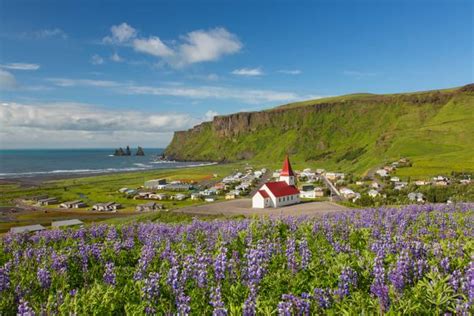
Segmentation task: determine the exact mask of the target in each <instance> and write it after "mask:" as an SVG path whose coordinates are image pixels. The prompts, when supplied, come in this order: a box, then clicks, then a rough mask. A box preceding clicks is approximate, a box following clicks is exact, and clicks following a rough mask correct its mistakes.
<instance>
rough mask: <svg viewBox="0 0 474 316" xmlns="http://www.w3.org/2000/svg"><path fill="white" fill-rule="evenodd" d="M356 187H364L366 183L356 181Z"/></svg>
mask: <svg viewBox="0 0 474 316" xmlns="http://www.w3.org/2000/svg"><path fill="white" fill-rule="evenodd" d="M356 185H358V186H361V185H364V181H356Z"/></svg>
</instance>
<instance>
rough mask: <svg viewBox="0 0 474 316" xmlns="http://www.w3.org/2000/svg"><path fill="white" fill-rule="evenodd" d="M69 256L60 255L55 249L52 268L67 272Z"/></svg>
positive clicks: (52, 256) (52, 255)
mask: <svg viewBox="0 0 474 316" xmlns="http://www.w3.org/2000/svg"><path fill="white" fill-rule="evenodd" d="M67 259H68V258H67V256H66V255H64V254H61V255H58V254H57V253H56V252H55V251H54V252H53V253H52V254H51V261H52V263H51V268H52V269H53V270H55V271H57V272H59V273H66V271H67Z"/></svg>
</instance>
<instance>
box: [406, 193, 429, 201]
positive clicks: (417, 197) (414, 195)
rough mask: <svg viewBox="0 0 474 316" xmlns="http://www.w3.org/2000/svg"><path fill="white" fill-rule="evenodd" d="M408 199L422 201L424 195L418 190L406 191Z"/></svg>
mask: <svg viewBox="0 0 474 316" xmlns="http://www.w3.org/2000/svg"><path fill="white" fill-rule="evenodd" d="M408 199H409V200H410V201H412V202H418V203H424V202H425V197H424V195H423V193H419V192H410V193H408Z"/></svg>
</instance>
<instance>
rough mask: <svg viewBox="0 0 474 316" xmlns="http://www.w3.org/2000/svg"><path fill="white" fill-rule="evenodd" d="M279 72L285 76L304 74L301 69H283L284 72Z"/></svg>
mask: <svg viewBox="0 0 474 316" xmlns="http://www.w3.org/2000/svg"><path fill="white" fill-rule="evenodd" d="M278 72H279V73H281V74H285V75H299V74H301V73H302V71H301V70H299V69H290V70H288V69H282V70H278Z"/></svg>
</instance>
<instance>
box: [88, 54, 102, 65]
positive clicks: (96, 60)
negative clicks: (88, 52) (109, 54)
mask: <svg viewBox="0 0 474 316" xmlns="http://www.w3.org/2000/svg"><path fill="white" fill-rule="evenodd" d="M103 63H104V58H102V57H100V55H97V54H95V55H92V57H91V64H93V65H102V64H103Z"/></svg>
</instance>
